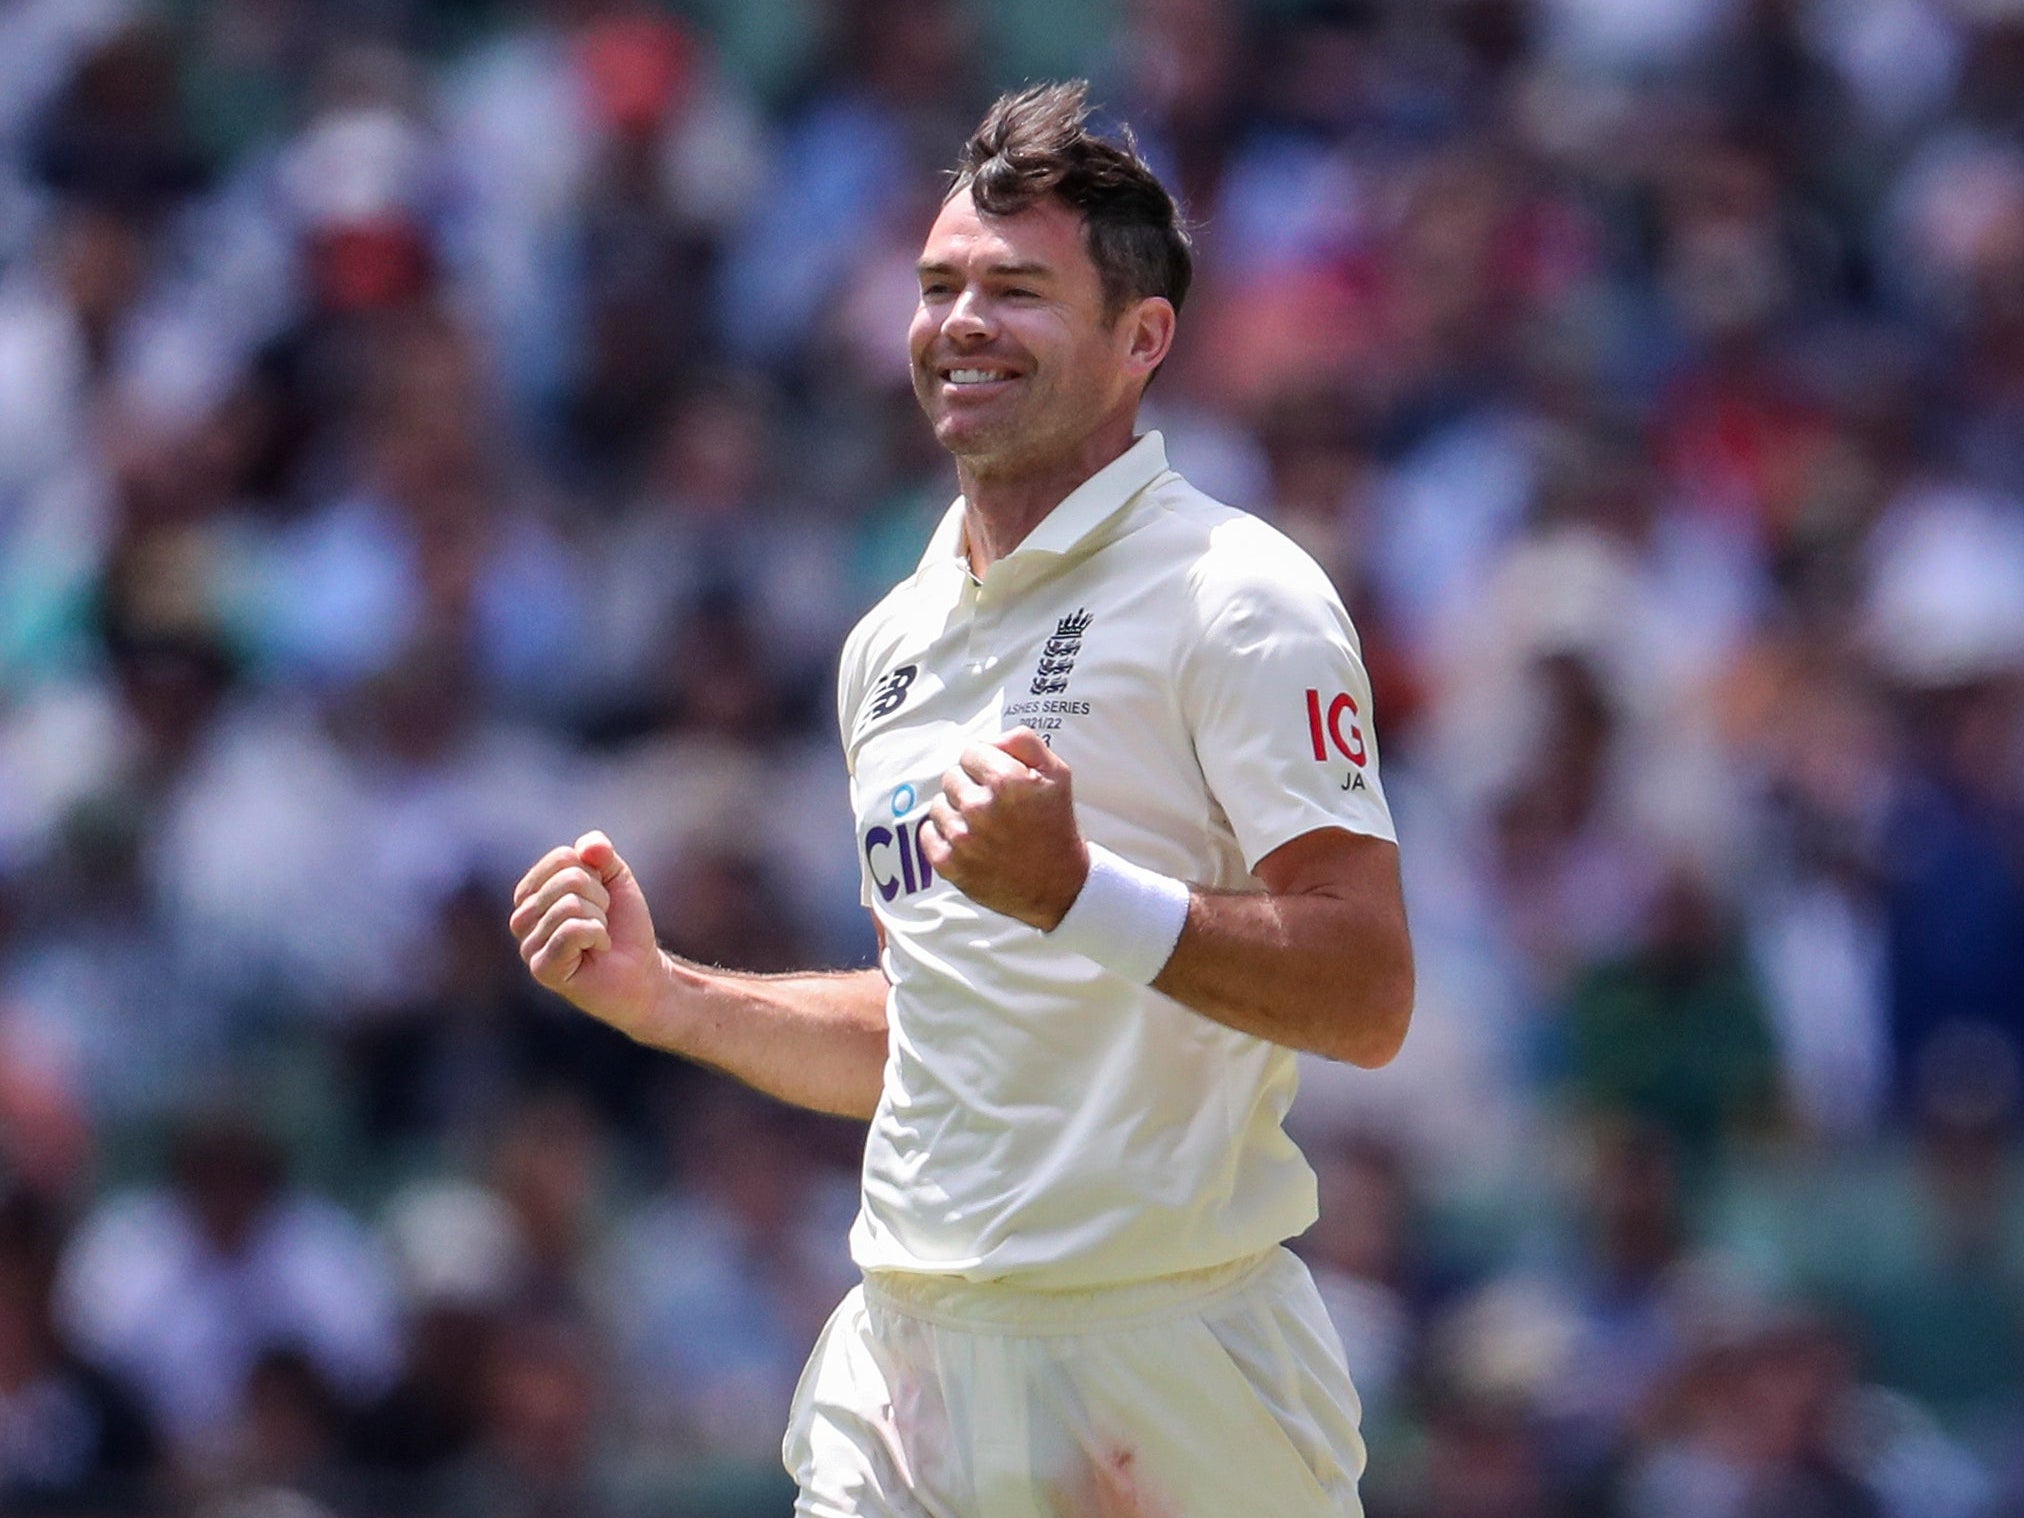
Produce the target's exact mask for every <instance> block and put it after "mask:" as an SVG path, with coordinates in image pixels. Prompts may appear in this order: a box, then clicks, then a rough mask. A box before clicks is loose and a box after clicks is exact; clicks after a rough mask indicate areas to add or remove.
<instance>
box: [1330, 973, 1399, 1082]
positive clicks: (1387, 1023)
mask: <svg viewBox="0 0 2024 1518" xmlns="http://www.w3.org/2000/svg"><path fill="white" fill-rule="evenodd" d="M1413 996H1414V986H1413V960H1412V952H1411V950H1410V949H1406V950H1405V951H1404V952H1402V953H1400V954H1399V955H1398V956H1396V959H1395V961H1394V963H1393V964H1392V965H1391V966H1390V967H1389V968H1388V969H1387V970H1386V972H1385V973H1383V974H1382V975H1378V976H1376V977H1373V979H1372V980H1371V981H1370V982H1368V983H1367V984H1366V985H1365V986H1364V987H1363V991H1362V995H1360V996H1359V997H1358V998H1357V1000H1356V1002H1355V1004H1354V1005H1353V1006H1350V1007H1346V1008H1344V1009H1343V1015H1342V1017H1341V1020H1340V1022H1339V1023H1338V1026H1339V1027H1340V1028H1341V1029H1342V1031H1343V1036H1342V1039H1341V1040H1340V1047H1339V1048H1337V1049H1333V1050H1330V1051H1328V1052H1329V1054H1330V1056H1331V1057H1332V1058H1334V1059H1337V1060H1339V1061H1341V1062H1342V1063H1344V1064H1350V1065H1355V1066H1357V1067H1359V1068H1360V1069H1364V1070H1381V1069H1383V1068H1384V1067H1385V1066H1386V1065H1388V1064H1390V1063H1391V1062H1392V1060H1393V1059H1395V1058H1397V1056H1398V1052H1399V1050H1400V1049H1402V1048H1404V1047H1405V1041H1406V1030H1407V1028H1409V1027H1410V1026H1411V1025H1412V1020H1413Z"/></svg>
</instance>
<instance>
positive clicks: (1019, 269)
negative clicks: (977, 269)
mask: <svg viewBox="0 0 2024 1518" xmlns="http://www.w3.org/2000/svg"><path fill="white" fill-rule="evenodd" d="M914 270H915V272H916V273H917V274H919V275H921V276H922V277H926V276H927V275H930V274H957V273H960V272H961V271H960V270H959V269H957V267H956V266H955V265H954V264H952V263H944V262H942V261H940V260H938V259H928V258H924V259H922V260H921V261H920V262H919V263H917V264H916V265H914ZM984 272H985V273H986V274H989V275H994V276H996V277H997V278H999V279H1049V278H1052V277H1053V274H1054V270H1053V269H1051V268H1049V267H1048V266H1047V265H1046V264H1037V263H1003V264H990V265H988V266H987V267H986V268H985V270H984Z"/></svg>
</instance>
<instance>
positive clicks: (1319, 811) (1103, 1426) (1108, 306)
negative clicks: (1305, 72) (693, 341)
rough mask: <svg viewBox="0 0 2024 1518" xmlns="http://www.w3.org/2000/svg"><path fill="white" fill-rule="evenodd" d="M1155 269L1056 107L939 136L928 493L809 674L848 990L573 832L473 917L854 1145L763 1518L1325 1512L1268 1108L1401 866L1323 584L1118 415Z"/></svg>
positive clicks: (1347, 996)
mask: <svg viewBox="0 0 2024 1518" xmlns="http://www.w3.org/2000/svg"><path fill="white" fill-rule="evenodd" d="M1190 269H1191V252H1190V247H1189V242H1188V238H1187V236H1186V234H1185V232H1184V230H1183V228H1182V227H1181V225H1180V223H1179V220H1178V217H1177V214H1176V210H1175V206H1174V202H1173V199H1172V197H1171V196H1170V195H1169V194H1168V193H1167V191H1166V190H1165V189H1164V188H1163V187H1162V186H1161V184H1160V183H1159V181H1158V180H1157V179H1156V178H1155V177H1154V176H1153V174H1152V173H1151V172H1150V171H1149V170H1148V169H1147V167H1146V165H1145V164H1144V163H1143V162H1142V161H1141V159H1140V158H1139V157H1138V155H1137V153H1136V151H1135V149H1134V148H1133V147H1132V146H1131V145H1129V144H1128V143H1127V144H1125V145H1118V144H1115V143H1113V142H1110V141H1108V140H1105V139H1104V138H1102V137H1100V136H1099V135H1097V134H1096V133H1094V132H1093V131H1092V130H1091V128H1090V126H1089V124H1088V121H1087V113H1086V107H1085V103H1084V90H1083V87H1082V86H1081V85H1080V84H1073V85H1054V86H1047V87H1037V88H1033V89H1029V90H1027V91H1024V92H1022V93H1019V94H1016V95H1011V96H1008V97H1006V98H1004V99H1002V100H1000V101H999V102H998V103H997V104H996V105H995V106H994V107H993V108H992V109H991V112H990V114H989V115H988V116H987V117H986V118H985V120H984V122H983V123H982V125H981V126H980V127H979V128H978V130H977V132H976V134H975V136H974V137H973V138H972V139H971V141H970V142H969V143H968V144H967V145H966V146H965V147H964V149H963V152H962V155H961V157H960V159H959V161H958V165H957V169H956V171H955V174H954V176H953V179H952V184H951V188H950V190H949V193H948V197H947V199H946V200H945V201H944V202H943V204H942V207H941V211H940V214H939V215H938V216H937V217H936V219H935V223H934V225H933V227H932V228H931V229H930V230H929V232H928V236H927V242H926V245H925V247H924V248H923V250H922V253H921V257H920V266H919V272H920V304H919V307H918V309H917V310H916V312H915V314H914V318H913V323H912V327H911V330H910V333H909V347H910V352H911V356H912V366H913V382H914V387H915V390H916V392H917V393H918V395H919V398H920V403H921V407H922V409H923V410H924V411H925V412H926V413H927V417H928V420H929V422H930V423H931V424H932V425H933V427H934V431H935V435H936V437H937V438H938V439H940V441H941V443H942V445H943V446H944V447H946V448H947V449H948V450H949V452H950V453H951V454H953V455H954V457H955V460H956V466H957V473H958V478H959V481H960V483H961V487H962V495H961V498H960V499H958V500H957V501H956V502H955V503H954V505H953V506H951V507H950V509H949V512H948V514H947V516H946V517H945V518H944V519H943V521H942V523H941V526H940V528H939V529H938V530H937V531H936V532H935V534H934V537H933V540H932V541H931V542H930V543H929V544H928V548H927V552H926V553H925V555H924V556H923V557H922V559H921V563H920V567H919V568H918V569H917V570H916V571H915V572H914V573H913V575H912V576H911V577H910V578H908V579H907V580H906V581H904V582H903V583H902V584H900V585H899V586H898V587H897V588H895V589H894V590H893V591H892V593H891V594H890V595H888V596H887V597H886V599H885V600H884V601H882V602H881V603H880V604H879V605H878V606H877V607H876V608H874V609H873V610H872V611H871V612H870V613H869V614H868V615H867V616H866V617H865V618H864V620H863V621H862V622H861V623H860V624H859V625H858V627H857V628H856V630H855V631H854V632H853V633H852V634H851V636H850V639H849V641H848V643H847V644H846V646H845V648H844V652H843V659H842V669H841V673H840V678H839V693H838V715H839V718H840V723H841V729H842V737H843V745H844V753H845V756H846V759H847V762H848V767H849V772H850V781H851V784H850V792H851V801H852V805H853V807H854V808H855V812H856V831H857V843H858V851H859V856H860V861H861V864H862V867H863V868H862V880H863V890H864V899H865V902H866V904H867V905H868V906H869V907H870V909H871V911H872V913H873V915H874V918H875V920H876V922H877V925H878V929H879V938H880V942H881V945H882V952H881V956H880V965H879V968H877V969H875V970H861V971H854V972H847V973H840V974H806V975H784V976H752V975H742V974H734V973H729V972H726V971H722V970H716V969H709V968H705V967H702V966H699V965H695V964H690V963H686V962H684V961H682V960H679V959H676V958H675V957H673V956H672V955H669V954H667V953H665V952H664V951H662V950H661V949H660V948H659V947H658V946H657V945H656V942H655V938H654V928H653V923H652V921H651V919H650V917H649V914H648V909H647V903H646V901H645V900H644V898H643V897H642V895H641V893H640V890H639V887H638V885H637V884H636V883H635V881H634V878H633V875H632V872H631V871H630V870H629V869H628V868H627V867H626V864H625V861H624V860H623V859H622V858H620V856H619V855H618V853H617V852H616V851H615V849H614V848H613V846H612V843H611V842H610V840H608V839H607V838H606V837H605V836H604V835H603V834H601V833H590V834H587V835H586V836H585V837H583V838H581V839H578V840H577V841H576V843H574V844H573V845H570V846H569V847H566V848H558V849H556V850H554V851H552V852H551V853H549V854H548V855H547V856H546V857H545V858H543V859H542V860H541V861H540V862H539V863H538V864H536V865H535V866H534V868H533V869H532V870H531V871H529V873H528V874H527V876H526V878H525V879H524V880H523V881H522V882H521V883H520V886H519V889H518V891H517V893H516V897H515V907H514V911H513V915H512V919H511V923H512V928H513V931H514V933H515V934H516V936H518V938H519V939H520V946H521V953H522V956H523V957H524V958H525V960H526V961H527V964H528V966H529V967H530V969H531V970H532V972H533V975H534V978H535V979H536V980H537V981H539V982H540V983H541V984H542V985H544V986H547V987H549V988H550V989H552V990H555V991H557V992H560V993H561V994H562V995H563V996H564V997H566V998H568V999H569V1000H570V1001H571V1002H573V1003H574V1004H575V1005H576V1006H578V1007H580V1008H582V1009H583V1010H584V1011H586V1012H588V1013H590V1014H592V1015H593V1016H596V1017H599V1018H601V1019H603V1020H604V1021H606V1022H608V1023H610V1024H612V1025H613V1026H614V1027H617V1028H619V1029H620V1030H622V1031H623V1032H625V1033H627V1034H629V1035H631V1036H632V1037H633V1038H635V1039H638V1040H639V1041H640V1042H642V1043H646V1044H650V1045H653V1046H654V1047H657V1048H662V1049H667V1050H671V1051H673V1052H675V1053H678V1054H681V1055H684V1056H686V1057H688V1058H690V1059H694V1060H699V1061H702V1062H704V1063H706V1064H709V1065H712V1066H715V1067H716V1068H718V1069H720V1070H723V1071H727V1072H729V1073H730V1074H732V1075H734V1076H736V1077H738V1078H739V1079H741V1080H743V1081H745V1082H747V1083H749V1084H751V1085H753V1086H755V1087H757V1088H758V1089H760V1090H762V1091H766V1092H770V1093H771V1094H773V1095H774V1096H777V1097H779V1098H781V1099H783V1100H786V1101H789V1102H795V1103H799V1104H801V1105H803V1106H807V1107H812V1108H816V1109H819V1110H821V1111H825V1112H833V1113H844V1114H849V1115H853V1116H856V1117H860V1118H867V1119H869V1120H870V1123H871V1128H870V1133H869V1136H868V1138H867V1141H866V1145H865V1158H864V1189H863V1204H862V1208H861V1210H860V1212H859V1215H858V1219H857V1222H856V1225H855V1227H854V1228H853V1231H852V1234H851V1245H852V1252H853V1255H854V1257H855V1259H856V1261H857V1263H858V1265H859V1266H860V1267H861V1268H862V1269H863V1272H864V1283H863V1285H862V1286H861V1287H859V1288H858V1289H857V1290H855V1291H853V1292H852V1293H851V1295H850V1296H849V1297H848V1298H846V1299H845V1301H844V1303H843V1305H842V1306H841V1307H839V1308H838V1310H837V1312H836V1314H835V1315H834V1317H832V1318H831V1320H830V1322H829V1324H828V1326H827V1327H826V1328H825V1329H824V1331H823V1334H822V1337H821V1340H820V1342H819V1343H818V1344H817V1346H816V1348H815V1352H814V1354H813V1357H812V1358H811V1360H810V1362H809V1365H808V1369H807V1371H806V1372H805V1374H804V1375H803V1377H802V1381H801V1385H800V1388H799V1390H798V1391H797V1393H796V1395H795V1399H794V1406H793V1408H792V1411H791V1413H790V1415H789V1428H788V1432H787V1438H786V1442H785V1448H784V1454H785V1459H786V1462H787V1466H788V1469H789V1470H790V1471H791V1472H792V1473H793V1475H794V1477H795V1479H796V1481H797V1482H798V1483H799V1486H800V1498H799V1501H798V1504H797V1509H796V1510H797V1512H800V1513H802V1514H807V1515H816V1518H846V1515H848V1518H1098V1515H1108V1518H1126V1515H1129V1518H1306V1515H1321V1514H1330V1515H1341V1514H1355V1513H1358V1512H1359V1511H1360V1509H1359V1507H1358V1502H1357V1496H1356V1482H1357V1478H1358V1475H1359V1473H1360V1472H1361V1470H1362V1467H1363V1460H1364V1452H1363V1445H1362V1442H1361V1439H1360V1436H1359V1434H1358V1430H1357V1418H1358V1408H1357V1401H1356V1393H1355V1391H1354V1389H1353V1388H1352V1385H1351V1382H1350V1377H1349V1372H1348V1370H1347V1368H1346V1367H1345V1365H1344V1363H1343V1357H1342V1350H1341V1346H1340V1343H1339V1341H1338V1340H1337V1338H1336V1336H1335V1334H1334V1332H1333V1330H1332V1329H1331V1327H1330V1325H1329V1323H1328V1320H1327V1318H1326V1316H1325V1315H1324V1313H1323V1311H1322V1308H1321V1305H1320V1302H1319V1300H1318V1299H1317V1297H1316V1294H1315V1291H1314V1287H1313V1283H1312V1282H1311V1281H1310V1280H1309V1278H1308V1275H1307V1272H1306V1269H1305V1268H1304V1267H1303V1266H1302V1265H1301V1263H1300V1262H1299V1261H1298V1259H1296V1258H1295V1257H1294V1256H1293V1255H1292V1254H1290V1253H1289V1252H1287V1250H1286V1249H1285V1248H1284V1247H1283V1246H1284V1241H1285V1240H1286V1239H1289V1238H1291V1237H1293V1236H1294V1235H1296V1234H1298V1233H1300V1232H1302V1231H1303V1230H1304V1229H1306V1228H1307V1227H1308V1226H1309V1224H1310V1223H1311V1222H1312V1221H1313V1220H1314V1217H1315V1184H1314V1176H1313V1173H1312V1172H1311V1171H1310V1170H1309V1168H1308V1166H1307V1164H1306V1162H1305V1161H1304V1160H1303V1159H1302V1157H1301V1155H1300V1153H1299V1151H1298V1149H1296V1148H1295V1146H1294V1145H1293V1144H1292V1142H1291V1141H1290V1140H1289V1139H1288V1138H1287V1137H1286V1135H1285V1133H1284V1131H1283V1129H1282V1126H1281V1123H1282V1119H1283V1118H1284V1116H1285V1114H1286V1110H1287V1107H1288V1104H1289V1103H1290V1102H1291V1100H1292V1098H1293V1091H1294V1084H1295V1061H1294V1051H1296V1050H1311V1051H1314V1052H1316V1053H1319V1054H1322V1055H1325V1056H1328V1057H1330V1058H1334V1059H1342V1060H1349V1061H1352V1062H1354V1063H1356V1064H1359V1065H1366V1066H1376V1065H1382V1064H1384V1063H1385V1062H1386V1061H1387V1060H1389V1059H1390V1058H1391V1057H1392V1055H1393V1054H1394V1053H1395V1052H1396V1051H1397V1049H1398V1047H1399V1044H1400V1041H1401V1040H1402V1039H1403V1038H1404V1036H1405V1031H1406V1024H1407V1020H1408V1018H1409V1016H1410V1012H1411V1006H1412V997H1413V969H1412V954H1411V948H1410V945H1409V942H1408V939H1407V933H1406V922H1405V911H1404V906H1403V903H1402V900H1401V896H1400V889H1399V868H1398V850H1397V847H1396V844H1395V842H1394V837H1393V832H1392V824H1391V819H1390V815H1389V813H1388V811H1387V808H1386V804H1385V799H1384V793H1383V790H1382V788H1381V786H1380V784H1379V780H1378V751H1377V744H1376V740H1375V737H1374V735H1373V732H1372V728H1371V707H1370V685H1369V681H1368V679H1367V678H1366V676H1365V673H1364V669H1363V665H1362V661H1361V658H1360V656H1359V652H1358V644H1357V638H1356V634H1355V631H1354V630H1353V629H1352V628H1351V626H1350V622H1349V618H1348V616H1347V615H1346V614H1345V612H1344V610H1343V608H1342V604H1341V602H1340V600H1339V599H1338V597H1337V596H1336V594H1335V591H1334V590H1333V588H1332V587H1331V586H1330V585H1329V583H1328V580H1327V578H1326V576H1324V575H1323V573H1322V572H1321V571H1320V570H1319V569H1318V568H1317V567H1316V566H1315V564H1314V563H1313V562H1312V561H1311V560H1310V559H1309V558H1308V557H1307V556H1306V555H1305V554H1303V553H1302V552H1301V551H1300V550H1299V549H1297V548H1296V547H1294V546H1293V544H1292V543H1290V542H1289V541H1288V540H1287V539H1286V538H1284V537H1282V536H1281V535H1280V534H1279V533H1277V532H1275V531H1274V530H1273V529H1271V528H1270V527H1268V526H1266V525H1265V524H1263V523H1262V522H1260V521H1258V520H1256V519H1255V518H1252V517H1250V516H1247V515H1245V514H1244V513H1242V512H1240V511H1236V510H1233V509H1231V508H1229V507H1226V506H1222V505H1219V504H1217V503H1216V502H1214V501H1211V500H1209V499H1208V498H1206V497H1205V496H1203V495H1202V494H1200V493H1199V492H1198V491H1196V490H1194V489H1193V488H1191V487H1190V486H1189V485H1188V484H1187V483H1186V482H1185V481H1184V480H1182V479H1181V478H1180V477H1179V476H1178V475H1176V474H1175V473H1174V472H1173V471H1172V470H1171V469H1169V468H1168V467H1167V463H1166V458H1165V454H1164V451H1163V448H1162V444H1161V441H1160V438H1159V436H1158V434H1156V433H1149V434H1145V435H1143V436H1141V435H1139V434H1138V432H1137V429H1136V426H1135V422H1136V417H1137V412H1138V407H1139V401H1140V397H1141V396H1142V395H1143V393H1144V391H1145V388H1146V385H1147V383H1148V382H1149V381H1150V380H1151V379H1152V377H1153V375H1154V373H1155V372H1156V371H1157V370H1158V369H1159V367H1160V364H1161V362H1162V360H1164V359H1165V358H1166V356H1167V353H1168V351H1169V348H1170V347H1171V345H1172V343H1173V340H1174V325H1175V319H1176V314H1177V313H1178V311H1179V310H1180V307H1181V304H1182V301H1183V299H1184V297H1185V296H1186V293H1187V287H1188V280H1189V275H1190Z"/></svg>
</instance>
